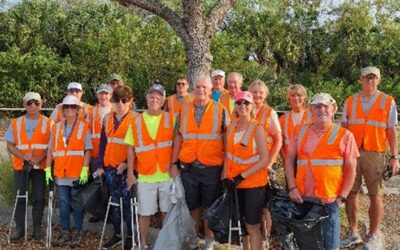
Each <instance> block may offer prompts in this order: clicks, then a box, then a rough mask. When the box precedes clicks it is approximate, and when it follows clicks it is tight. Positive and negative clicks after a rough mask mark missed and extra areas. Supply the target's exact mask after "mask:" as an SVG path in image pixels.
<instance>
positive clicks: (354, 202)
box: [346, 192, 360, 234]
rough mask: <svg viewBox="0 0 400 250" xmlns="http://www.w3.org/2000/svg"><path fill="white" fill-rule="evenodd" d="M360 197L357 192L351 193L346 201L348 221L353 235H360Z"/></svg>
mask: <svg viewBox="0 0 400 250" xmlns="http://www.w3.org/2000/svg"><path fill="white" fill-rule="evenodd" d="M359 197H360V195H359V194H358V193H356V192H350V194H349V195H348V197H347V201H346V212H347V219H348V220H349V224H350V231H351V233H353V234H355V233H358V212H359V210H360V203H359Z"/></svg>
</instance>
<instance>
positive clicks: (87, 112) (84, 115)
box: [51, 102, 93, 123]
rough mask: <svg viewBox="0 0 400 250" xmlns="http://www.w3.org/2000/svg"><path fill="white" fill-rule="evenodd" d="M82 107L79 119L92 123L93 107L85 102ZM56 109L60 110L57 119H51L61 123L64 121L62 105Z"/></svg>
mask: <svg viewBox="0 0 400 250" xmlns="http://www.w3.org/2000/svg"><path fill="white" fill-rule="evenodd" d="M82 105H83V108H82V109H81V111H80V112H79V119H81V120H82V121H85V122H87V123H90V122H91V121H92V119H93V106H92V105H89V104H87V103H84V102H82ZM56 109H58V111H57V117H51V119H53V120H54V122H60V121H62V120H63V114H62V105H61V104H59V105H57V107H56ZM82 110H83V112H82Z"/></svg>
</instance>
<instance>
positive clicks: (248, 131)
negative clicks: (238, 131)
mask: <svg viewBox="0 0 400 250" xmlns="http://www.w3.org/2000/svg"><path fill="white" fill-rule="evenodd" d="M254 128H255V126H254V123H250V126H249V129H247V131H246V134H245V135H244V136H243V140H242V145H244V146H247V145H249V139H250V136H251V133H253V130H254Z"/></svg>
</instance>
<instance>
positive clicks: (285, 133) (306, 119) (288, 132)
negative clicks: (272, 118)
mask: <svg viewBox="0 0 400 250" xmlns="http://www.w3.org/2000/svg"><path fill="white" fill-rule="evenodd" d="M292 115H293V111H289V112H286V113H285V114H284V115H282V116H281V117H280V119H279V122H280V124H281V128H282V137H283V146H284V149H285V151H286V152H287V151H288V150H289V140H290V137H292V136H293V134H294V132H295V131H296V129H298V128H299V127H301V126H302V125H304V124H308V123H310V122H312V121H313V118H312V114H311V112H310V110H309V109H306V110H305V111H304V113H303V117H302V118H301V122H300V124H297V125H296V126H295V125H294V124H293V119H292Z"/></svg>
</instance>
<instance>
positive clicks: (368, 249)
mask: <svg viewBox="0 0 400 250" xmlns="http://www.w3.org/2000/svg"><path fill="white" fill-rule="evenodd" d="M380 249H384V247H383V237H382V236H381V235H380V234H373V235H368V238H367V242H365V245H364V247H363V250H380Z"/></svg>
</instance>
